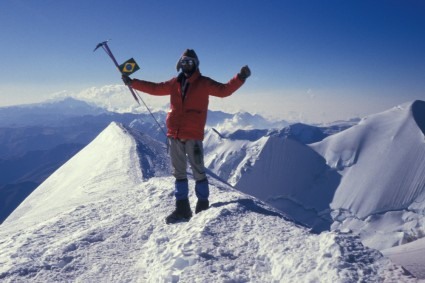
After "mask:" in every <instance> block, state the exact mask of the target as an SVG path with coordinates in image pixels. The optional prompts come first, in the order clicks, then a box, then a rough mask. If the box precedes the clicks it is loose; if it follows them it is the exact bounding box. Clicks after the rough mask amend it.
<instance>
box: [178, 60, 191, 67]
mask: <svg viewBox="0 0 425 283" xmlns="http://www.w3.org/2000/svg"><path fill="white" fill-rule="evenodd" d="M180 63H181V64H182V66H186V65H189V66H193V65H194V64H195V62H194V61H193V60H188V59H186V60H182V61H181V62H180Z"/></svg>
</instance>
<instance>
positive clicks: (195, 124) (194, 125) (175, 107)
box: [122, 49, 251, 224]
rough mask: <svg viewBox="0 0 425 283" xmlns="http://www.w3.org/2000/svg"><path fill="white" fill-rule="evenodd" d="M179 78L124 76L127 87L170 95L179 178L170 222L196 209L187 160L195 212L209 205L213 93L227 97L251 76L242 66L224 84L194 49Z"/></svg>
mask: <svg viewBox="0 0 425 283" xmlns="http://www.w3.org/2000/svg"><path fill="white" fill-rule="evenodd" d="M176 68H177V72H180V70H181V72H180V73H179V74H178V76H177V77H174V78H172V79H170V80H168V81H165V82H161V83H153V82H148V81H144V80H139V79H131V78H130V77H128V76H126V75H123V76H122V80H123V81H124V83H125V84H126V85H127V86H130V87H132V88H134V89H137V90H140V91H142V92H145V93H147V94H151V95H170V110H169V112H168V115H167V120H166V124H167V137H168V140H169V145H170V158H171V164H172V167H173V175H174V177H175V191H174V195H175V198H176V208H175V210H174V211H173V212H172V213H171V214H170V215H169V216H168V217H167V218H166V223H167V224H171V223H176V222H181V221H189V220H190V218H191V217H192V210H191V208H190V203H189V195H188V194H189V183H188V179H187V173H186V169H187V161H189V164H190V166H191V168H192V172H193V178H194V179H195V181H196V184H195V192H196V196H197V198H198V201H197V204H196V208H195V213H199V212H201V211H203V210H206V209H208V208H209V200H208V197H209V186H208V179H207V176H206V173H205V166H204V153H203V143H202V141H203V139H204V130H205V129H204V128H205V123H206V120H207V112H208V102H209V96H210V95H212V96H217V97H226V96H230V95H231V94H233V93H234V92H235V91H236V90H237V89H239V88H240V87H241V86H242V85H243V83H244V82H245V80H246V79H247V78H248V77H249V76H250V75H251V70H250V69H249V67H248V66H244V67H242V68H241V70H240V72H239V73H238V74H236V75H235V76H234V77H233V78H232V79H231V80H230V81H229V82H227V83H225V84H223V83H219V82H216V81H214V80H213V79H211V78H208V77H205V76H203V75H201V73H200V71H199V59H198V56H197V55H196V53H195V51H194V50H193V49H187V50H185V51H184V53H183V55H182V56H181V58H180V59H179V60H178V61H177V66H176Z"/></svg>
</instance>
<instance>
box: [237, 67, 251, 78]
mask: <svg viewBox="0 0 425 283" xmlns="http://www.w3.org/2000/svg"><path fill="white" fill-rule="evenodd" d="M250 75H251V70H250V69H249V67H248V66H243V67H242V68H241V71H240V72H239V74H238V76H239V78H240V79H241V80H243V81H245V80H246V79H247V78H248V77H249V76H250Z"/></svg>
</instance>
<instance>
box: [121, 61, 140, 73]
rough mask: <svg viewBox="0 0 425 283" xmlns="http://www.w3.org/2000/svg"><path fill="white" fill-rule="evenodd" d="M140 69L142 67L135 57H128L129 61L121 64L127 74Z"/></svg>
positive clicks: (123, 71) (122, 70) (122, 71)
mask: <svg viewBox="0 0 425 283" xmlns="http://www.w3.org/2000/svg"><path fill="white" fill-rule="evenodd" d="M139 69H140V68H139V66H138V65H137V63H136V61H135V60H134V59H133V58H131V59H128V60H127V61H125V62H124V63H123V64H121V65H120V71H121V73H122V74H124V75H127V76H129V75H131V74H133V73H134V72H136V71H137V70H139Z"/></svg>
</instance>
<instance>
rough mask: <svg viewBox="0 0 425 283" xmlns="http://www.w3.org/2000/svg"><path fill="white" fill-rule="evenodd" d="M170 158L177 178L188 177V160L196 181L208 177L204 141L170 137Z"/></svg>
mask: <svg viewBox="0 0 425 283" xmlns="http://www.w3.org/2000/svg"><path fill="white" fill-rule="evenodd" d="M169 143H170V158H171V164H172V166H173V175H174V177H175V178H176V180H182V179H187V173H186V169H187V161H189V164H190V167H191V168H192V172H193V178H194V179H195V181H201V180H204V179H206V178H207V176H206V174H205V166H204V148H203V145H202V141H198V140H185V141H182V140H178V139H173V138H169Z"/></svg>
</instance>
